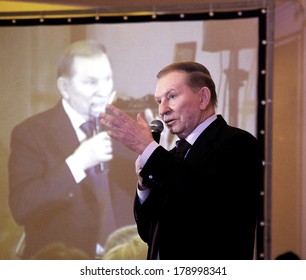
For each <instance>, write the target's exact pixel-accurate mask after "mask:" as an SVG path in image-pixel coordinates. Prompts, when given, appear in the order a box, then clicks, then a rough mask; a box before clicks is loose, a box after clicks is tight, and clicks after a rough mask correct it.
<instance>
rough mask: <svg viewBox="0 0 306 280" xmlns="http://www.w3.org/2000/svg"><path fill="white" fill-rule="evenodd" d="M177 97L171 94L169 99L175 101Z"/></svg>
mask: <svg viewBox="0 0 306 280" xmlns="http://www.w3.org/2000/svg"><path fill="white" fill-rule="evenodd" d="M175 97H176V96H175V95H174V94H170V95H169V97H168V98H169V99H174V98H175Z"/></svg>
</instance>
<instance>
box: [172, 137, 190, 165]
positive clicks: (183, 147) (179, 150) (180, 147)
mask: <svg viewBox="0 0 306 280" xmlns="http://www.w3.org/2000/svg"><path fill="white" fill-rule="evenodd" d="M190 147H191V145H190V144H189V143H188V142H187V141H186V140H185V139H184V138H183V139H181V140H179V141H178V144H177V147H176V151H175V157H176V158H178V159H182V160H184V158H185V155H186V153H187V151H188V150H189V149H190Z"/></svg>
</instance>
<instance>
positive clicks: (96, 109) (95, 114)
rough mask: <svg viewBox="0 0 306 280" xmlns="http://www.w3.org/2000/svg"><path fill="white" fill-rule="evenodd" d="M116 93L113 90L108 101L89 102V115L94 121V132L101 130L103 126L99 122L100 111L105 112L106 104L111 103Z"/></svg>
mask: <svg viewBox="0 0 306 280" xmlns="http://www.w3.org/2000/svg"><path fill="white" fill-rule="evenodd" d="M116 94H117V92H116V91H113V92H112V94H111V95H110V97H109V99H108V102H100V103H94V104H91V106H90V107H89V116H90V117H91V118H92V119H93V121H94V134H98V133H99V132H102V131H103V127H102V124H101V122H100V118H99V115H100V113H105V110H106V105H107V104H112V103H113V101H114V99H115V96H116Z"/></svg>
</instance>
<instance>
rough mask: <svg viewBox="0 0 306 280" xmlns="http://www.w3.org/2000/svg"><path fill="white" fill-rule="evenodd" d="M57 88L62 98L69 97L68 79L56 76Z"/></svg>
mask: <svg viewBox="0 0 306 280" xmlns="http://www.w3.org/2000/svg"><path fill="white" fill-rule="evenodd" d="M57 88H58V90H59V92H60V94H61V95H62V97H63V98H64V99H66V100H67V99H69V94H68V92H69V90H68V80H67V78H65V77H58V78H57Z"/></svg>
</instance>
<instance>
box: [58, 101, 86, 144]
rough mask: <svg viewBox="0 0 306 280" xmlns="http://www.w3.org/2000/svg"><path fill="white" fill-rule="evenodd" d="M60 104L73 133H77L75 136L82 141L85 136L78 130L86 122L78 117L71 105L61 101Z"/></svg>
mask: <svg viewBox="0 0 306 280" xmlns="http://www.w3.org/2000/svg"><path fill="white" fill-rule="evenodd" d="M62 104H63V107H64V110H65V112H66V114H67V116H68V118H69V120H70V122H71V124H72V126H73V128H74V130H75V132H76V133H77V136H78V138H79V140H80V139H84V138H85V137H86V136H85V134H84V133H83V131H82V130H81V129H80V126H81V125H82V124H83V123H84V122H86V119H85V118H84V117H83V116H82V115H80V114H79V113H78V112H77V111H76V110H74V109H73V108H72V107H71V105H70V104H69V103H68V102H67V101H66V100H65V99H62Z"/></svg>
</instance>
